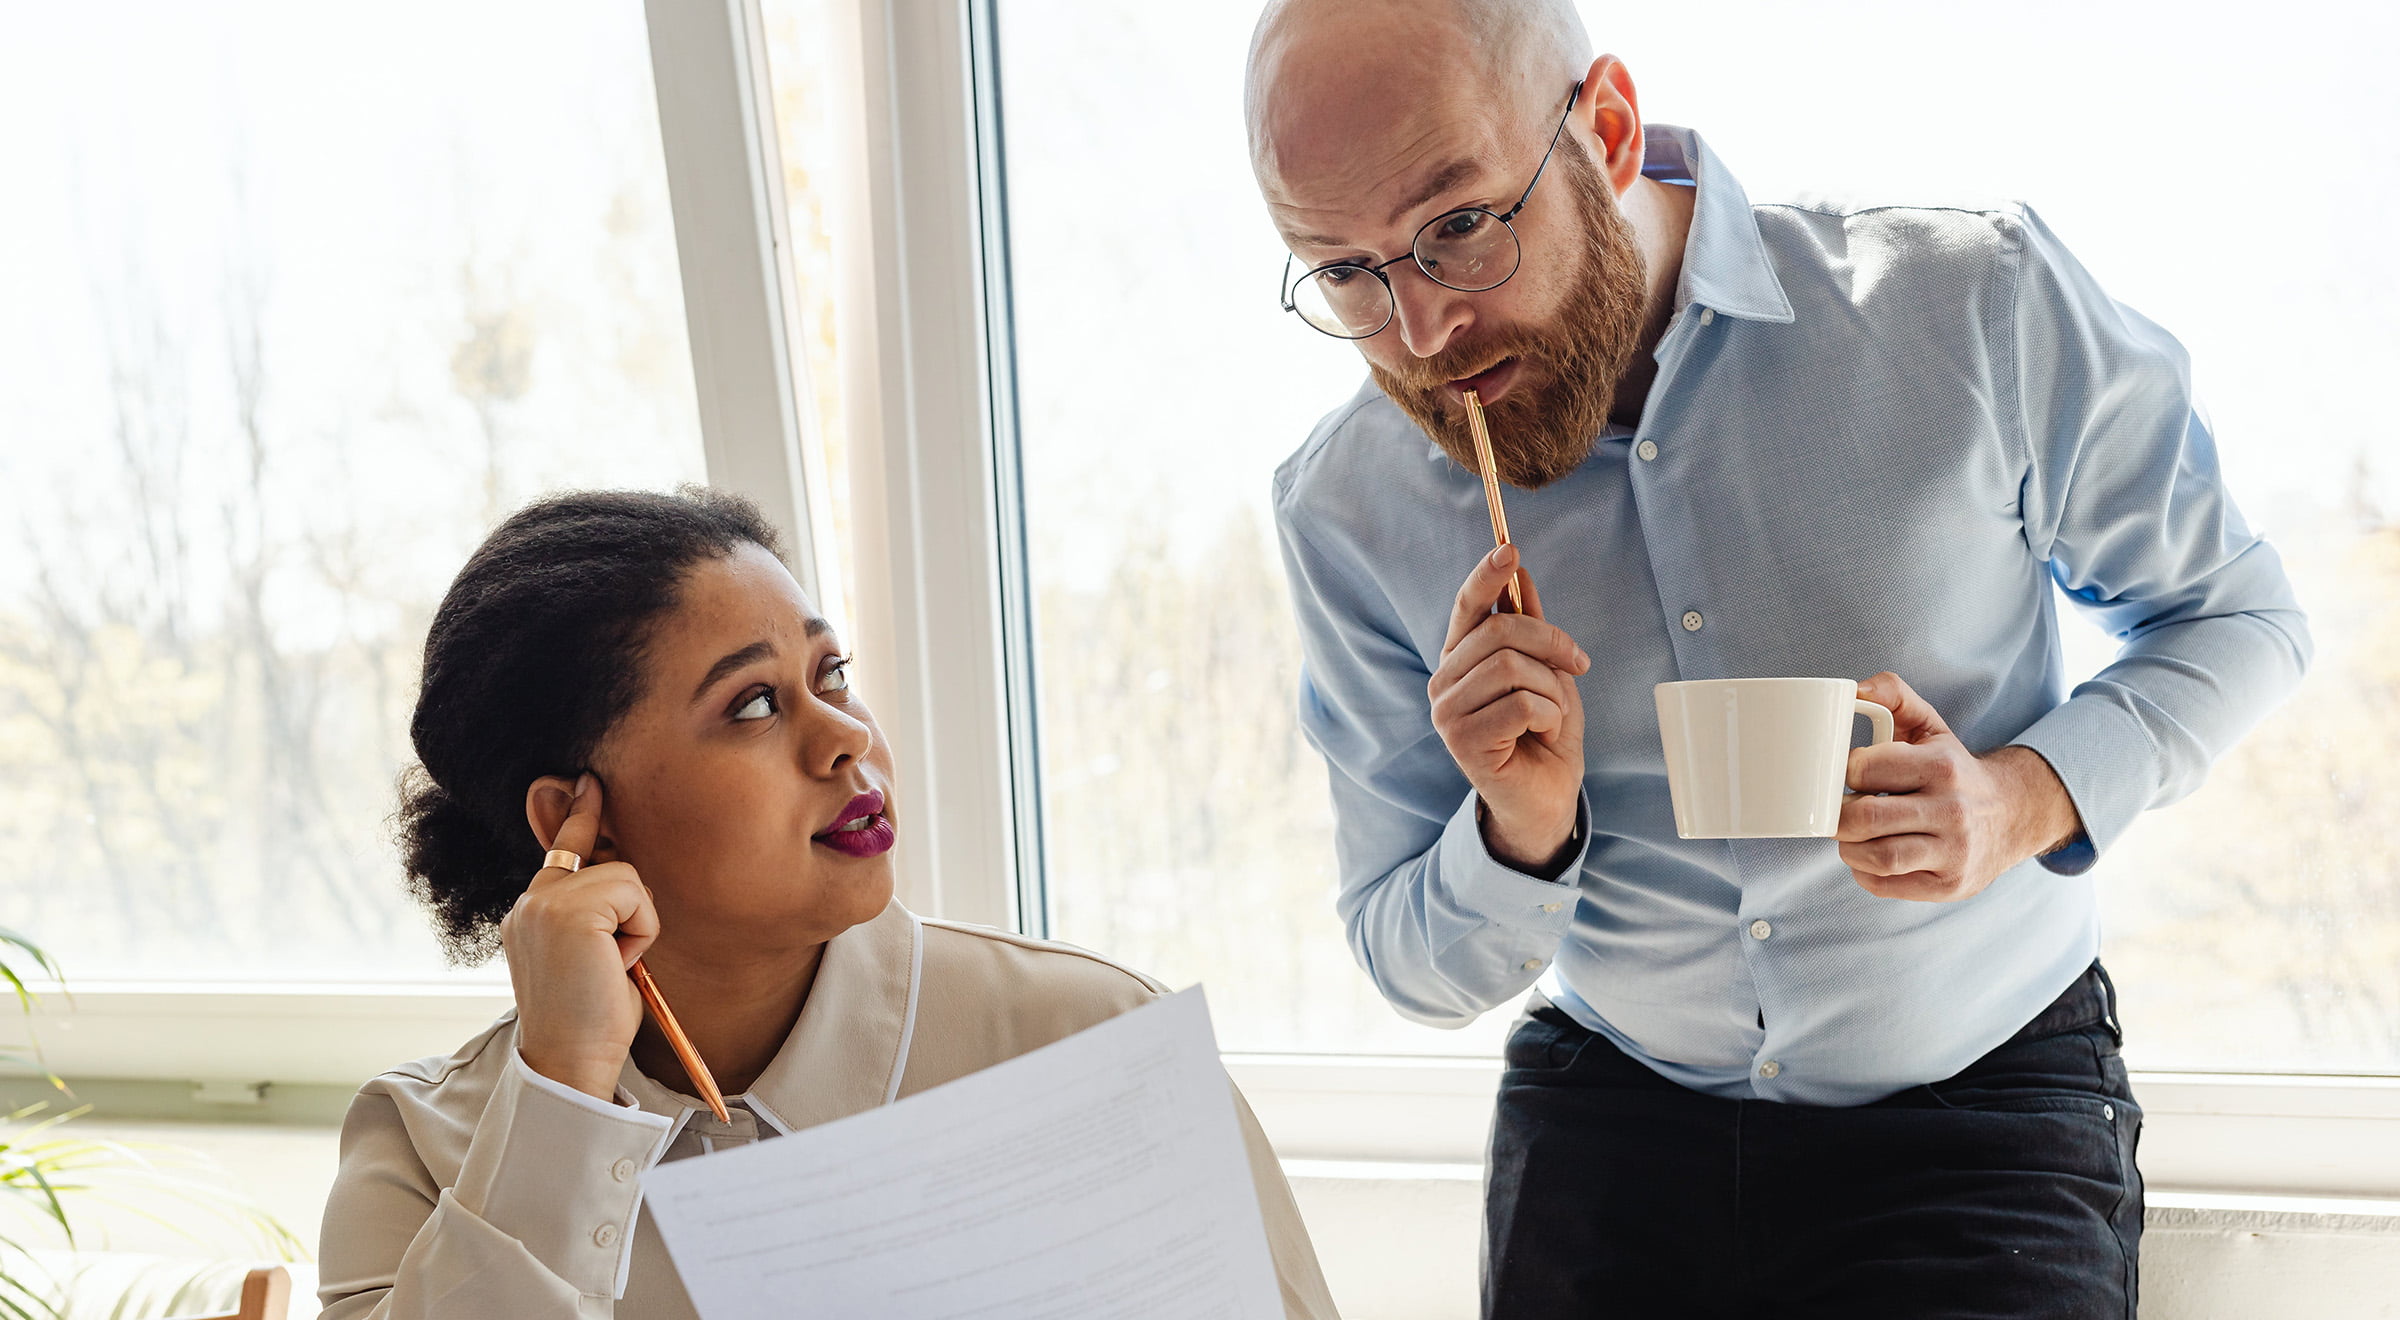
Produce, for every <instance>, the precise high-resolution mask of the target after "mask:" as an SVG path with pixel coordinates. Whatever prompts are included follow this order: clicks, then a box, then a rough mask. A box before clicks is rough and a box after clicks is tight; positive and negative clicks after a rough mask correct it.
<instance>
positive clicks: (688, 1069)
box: [625, 958, 733, 1123]
mask: <svg viewBox="0 0 2400 1320" xmlns="http://www.w3.org/2000/svg"><path fill="white" fill-rule="evenodd" d="M625 974H626V975H627V976H630V977H632V978H633V984H634V986H635V988H637V989H639V990H640V991H641V992H642V1002H643V1003H645V1004H648V1005H649V1006H650V1016H652V1017H654V1018H657V1019H658V1029H659V1030H660V1031H663V1032H665V1033H667V1044H669V1045H671V1046H673V1047H674V1048H675V1057H676V1058H677V1059H679V1060H681V1061H682V1062H683V1071H684V1073H685V1074H686V1075H687V1076H689V1077H690V1078H691V1079H692V1086H693V1087H694V1088H695V1089H697V1090H698V1091H699V1092H700V1098H701V1099H703V1100H706V1101H707V1102H708V1108H709V1111H710V1112H711V1113H714V1114H715V1115H716V1116H717V1121H718V1122H720V1123H730V1122H732V1121H733V1116H732V1115H730V1114H728V1113H726V1112H725V1095H724V1093H723V1092H721V1091H719V1090H718V1089H717V1079H716V1078H714V1077H711V1076H709V1073H708V1065H707V1064H705V1063H702V1062H700V1051H698V1050H696V1049H693V1048H692V1038H691V1037H689V1036H686V1035H684V1034H683V1027H682V1026H681V1025H680V1024H678V1023H677V1022H676V1021H675V1013H674V1011H673V1010H672V1009H669V1008H668V1007H667V998H666V996H665V995H662V994H660V993H659V992H658V982H656V981H653V980H651V979H650V969H649V968H647V967H644V966H642V960H641V959H639V958H636V959H634V960H633V966H632V967H631V968H629V969H627V971H626V973H625Z"/></svg>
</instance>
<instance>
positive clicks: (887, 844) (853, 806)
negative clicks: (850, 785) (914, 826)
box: [811, 789, 894, 857]
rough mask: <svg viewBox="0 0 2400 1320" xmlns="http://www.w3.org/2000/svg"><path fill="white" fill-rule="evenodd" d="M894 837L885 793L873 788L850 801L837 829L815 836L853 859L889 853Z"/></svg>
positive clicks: (836, 825)
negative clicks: (884, 803) (884, 798)
mask: <svg viewBox="0 0 2400 1320" xmlns="http://www.w3.org/2000/svg"><path fill="white" fill-rule="evenodd" d="M893 837H894V831H893V829H892V818H891V817H889V816H886V815H884V814H883V794H881V793H879V792H876V791H875V790H873V789H869V790H868V791H866V792H864V793H861V794H859V795H858V796H857V797H854V798H852V799H850V805H849V806H846V807H844V808H842V816H841V819H840V820H838V821H836V822H834V825H833V828H831V829H828V830H826V831H824V832H823V833H820V834H816V835H813V836H811V838H812V840H813V841H814V842H817V843H821V844H823V845H825V846H826V847H828V848H831V849H833V850H834V851H835V852H838V853H847V854H848V855H850V856H852V857H873V856H875V855H876V854H878V853H882V852H888V851H890V850H891V846H892V839H893Z"/></svg>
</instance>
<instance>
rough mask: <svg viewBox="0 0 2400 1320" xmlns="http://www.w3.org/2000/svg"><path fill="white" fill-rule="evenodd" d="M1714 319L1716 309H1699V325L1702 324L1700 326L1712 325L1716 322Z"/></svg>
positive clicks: (1715, 317)
mask: <svg viewBox="0 0 2400 1320" xmlns="http://www.w3.org/2000/svg"><path fill="white" fill-rule="evenodd" d="M1716 319H1717V309H1716V308H1714V307H1703V308H1701V309H1700V324H1702V325H1709V324H1712V323H1714V322H1715V321H1716Z"/></svg>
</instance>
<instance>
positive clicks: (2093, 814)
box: [2005, 210, 2310, 874]
mask: <svg viewBox="0 0 2400 1320" xmlns="http://www.w3.org/2000/svg"><path fill="white" fill-rule="evenodd" d="M2019 236H2020V247H2019V251H2018V252H2017V267H2016V287H2015V293H2014V299H2013V309H2012V311H2013V315H2012V323H2013V333H2012V335H2011V337H2010V342H2009V343H2007V344H2006V345H2005V348H2006V349H2007V351H2008V352H2010V353H2011V354H2012V355H2013V357H2014V360H2015V367H2016V370H2015V373H2014V377H2015V381H2016V386H2017V388H2016V395H2017V405H2018V406H2017V413H2018V422H2019V431H2020V435H2021V436H2022V441H2023V444H2024V446H2025V471H2026V477H2025V485H2024V493H2023V500H2022V509H2023V513H2024V519H2025V529H2026V536H2027V538H2028V540H2029V541H2030V543H2031V545H2032V548H2033V550H2034V552H2035V553H2036V554H2037V555H2039V556H2041V557H2043V558H2045V559H2047V560H2048V561H2049V563H2050V569H2051V575H2052V577H2053V578H2054V579H2055V580H2056V582H2057V583H2058V585H2059V587H2060V588H2061V589H2062V590H2064V591H2065V592H2066V594H2067V595H2068V596H2069V597H2070V598H2072V599H2073V600H2074V601H2075V602H2076V603H2077V604H2078V605H2079V606H2080V607H2081V608H2082V609H2083V610H2084V611H2085V612H2086V613H2088V614H2090V615H2091V616H2092V617H2094V618H2096V619H2097V620H2099V621H2100V623H2101V624H2102V625H2103V626H2104V627H2106V628H2107V629H2108V631H2109V632H2110V633H2111V634H2112V635H2113V636H2115V637H2116V638H2117V639H2118V641H2119V642H2120V643H2121V646H2120V649H2119V651H2118V654H2117V659H2116V661H2115V662H2114V663H2112V664H2110V665H2109V666H2108V667H2107V668H2105V669H2103V670H2102V671H2101V672H2100V673H2098V674H2096V675H2094V676H2093V677H2092V678H2091V679H2090V680H2089V681H2087V682H2085V683H2083V684H2081V685H2079V686H2078V687H2076V688H2075V690H2074V691H2073V693H2072V694H2071V695H2070V696H2069V698H2068V700H2067V701H2066V702H2064V703H2063V704H2061V705H2059V706H2057V707H2056V708H2054V709H2053V710H2051V711H2050V712H2049V713H2048V714H2047V715H2045V716H2044V717H2043V718H2041V719H2040V720H2038V721H2037V722H2035V723H2034V724H2033V726H2032V727H2031V728H2029V729H2027V730H2025V732H2024V733H2023V734H2021V735H2020V736H2018V737H2017V738H2016V739H2014V740H2013V741H2014V742H2016V743H2018V744H2020V745H2023V746H2026V747H2030V748H2032V749H2033V750H2034V751H2036V752H2039V753H2040V754H2041V755H2042V757H2043V758H2044V759H2045V760H2047V761H2048V762H2049V763H2050V765H2051V767H2052V768H2053V769H2054V770H2056V771H2057V772H2058V776H2059V778H2060V780H2061V781H2062V782H2063V783H2064V784H2065V785H2066V789H2067V792H2068V795H2069V796H2070V797H2071V798H2072V799H2073V800H2074V803H2075V807H2076V810H2077V811H2078V812H2079V813H2080V814H2081V816H2082V819H2083V824H2084V836H2083V838H2081V839H2079V840H2077V841H2075V842H2074V843H2073V844H2071V845H2070V846H2068V847H2067V848H2065V849H2063V850H2061V851H2060V852H2057V853H2053V854H2051V855H2049V856H2048V857H2045V858H2044V859H2043V861H2044V864H2045V865H2047V866H2048V867H2049V868H2050V869H2052V870H2053V871H2058V872H2061V873H2066V874H2075V873H2078V872H2081V871H2083V870H2086V869H2088V868H2089V867H2090V866H2091V865H2092V864H2093V863H2094V862H2095V861H2096V860H2097V858H2098V855H2099V854H2100V853H2101V852H2103V851H2105V850H2106V849H2107V848H2108V846H2109V845H2110V844H2111V843H2112V842H2114V841H2115V840H2116V838H2117V837H2118V836H2119V835H2121V834H2122V833H2123V832H2124V831H2125V829H2126V827H2127V826H2128V825H2130V824H2131V823H2132V821H2133V819H2134V818H2135V817H2136V816H2138V815H2140V814H2141V813H2142V812H2143V811H2146V810H2148V809H2149V808H2152V807H2155V806H2160V805H2163V804H2165V803H2168V802H2172V801H2174V800H2176V799H2177V798H2180V797H2183V796H2184V795H2186V794H2188V793H2190V792H2191V791H2192V790H2193V789H2195V788H2197V787H2198V786H2199V785H2200V783H2201V781H2202V779H2203V778H2204V777H2205V775H2206V773H2207V771H2208V767H2209V765H2210V764H2211V763H2212V762H2213V761H2215V759H2216V758H2217V757H2218V756H2219V755H2221V754H2223V752H2224V751H2225V750H2226V749H2227V748H2229V747H2231V746H2232V745H2233V743H2234V742H2235V741H2236V740H2238V739H2239V738H2240V737H2241V736H2242V735H2243V734H2244V733H2245V732H2247V731H2248V730H2249V729H2250V728H2251V727H2252V726H2253V725H2255V724H2256V723H2257V722H2258V721H2259V720H2260V719H2261V718H2262V717H2264V716H2265V715H2266V714H2267V712H2268V711H2270V710H2271V709H2273V708H2274V707H2275V706H2276V705H2277V704H2278V703H2279V702H2281V701H2282V700H2283V699H2284V698H2285V697H2286V696H2288V695H2289V694H2290V693H2291V691H2292V689H2293V688H2294V687H2296V686H2297V685H2298V683H2299V681H2300V678H2301V675H2302V674H2303V673H2304V672H2305V670H2306V669H2307V666H2308V661H2309V656H2310V641H2309V633H2308V626H2307V620H2306V618H2305V616H2304V615H2303V614H2302V612H2301V609H2300V606H2299V604H2298V602H2297V600H2296V599H2295V597H2294V595H2293V592H2292V587H2291V583H2290V581H2289V579H2288V578H2287V577H2286V576H2285V573H2284V570H2283V564H2282V561H2281V559H2280V557H2279V556H2277V554H2276V553H2275V550H2274V547H2273V546H2271V545H2269V544H2268V543H2267V541H2266V540H2265V539H2264V538H2263V537H2260V536H2259V535H2257V534H2256V533H2254V532H2252V531H2251V530H2250V528H2249V527H2248V525H2247V524H2246V523H2245V522H2244V521H2243V519H2242V516H2241V513H2240V511H2239V510H2238V509H2237V508H2235V506H2234V502H2233V499H2232V497H2231V496H2230V495H2229V494H2228V493H2227V491H2226V489H2225V484H2224V480H2223V477H2222V474H2221V472H2220V470H2219V467H2218V461H2217V452H2216V438H2215V436H2214V434H2213V433H2212V431H2211V428H2210V425H2209V422H2208V419H2207V417H2206V416H2205V414H2204V413H2203V412H2202V411H2201V409H2200V407H2199V405H2198V404H2197V402H2196V401H2195V399H2194V396H2193V392H2192V387H2191V368H2190V362H2189V360H2188V358H2187V357H2186V355H2185V353H2184V350H2183V348H2182V346H2181V345H2180V344H2178V343H2177V342H2176V341H2175V339H2174V337H2173V336H2171V335H2169V334H2168V333H2167V332H2166V331H2165V330H2162V329H2160V328H2159V327H2158V326H2156V325H2154V324H2152V323H2151V322H2150V321H2148V320H2146V319H2144V318H2143V317H2142V316H2141V315H2140V314H2139V313H2136V312H2134V311H2132V310H2131V309H2129V308H2126V307H2124V306H2121V305H2119V304H2118V303H2116V302H2114V301H2112V300H2111V299H2110V298H2109V297H2108V295H2107V294H2106V293H2104V292H2102V291H2101V289H2100V287H2099V285H2098V284H2097V283H2096V282H2094V281H2093V279H2092V277H2091V275H2090V274H2089V273H2088V272H2086V271H2085V270H2084V268H2083V267H2082V266H2081V265H2080V264H2079V263H2077V261H2076V260H2075V258H2074V257H2073V256H2072V255H2071V254H2069V253H2068V252H2067V250H2066V249H2065V247H2064V246H2062V245H2061V244H2060V243H2059V241H2058V239H2057V238H2056V237H2055V236H2054V235H2053V234H2052V233H2051V232H2050V230H2049V228H2048V227H2047V226H2046V225H2044V224H2043V223H2042V221H2041V219H2040V218H2039V217H2038V216H2036V215H2034V214H2033V212H2032V211H2030V210H2027V211H2026V212H2025V213H2024V216H2023V223H2022V225H2021V227H2020V231H2019Z"/></svg>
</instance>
